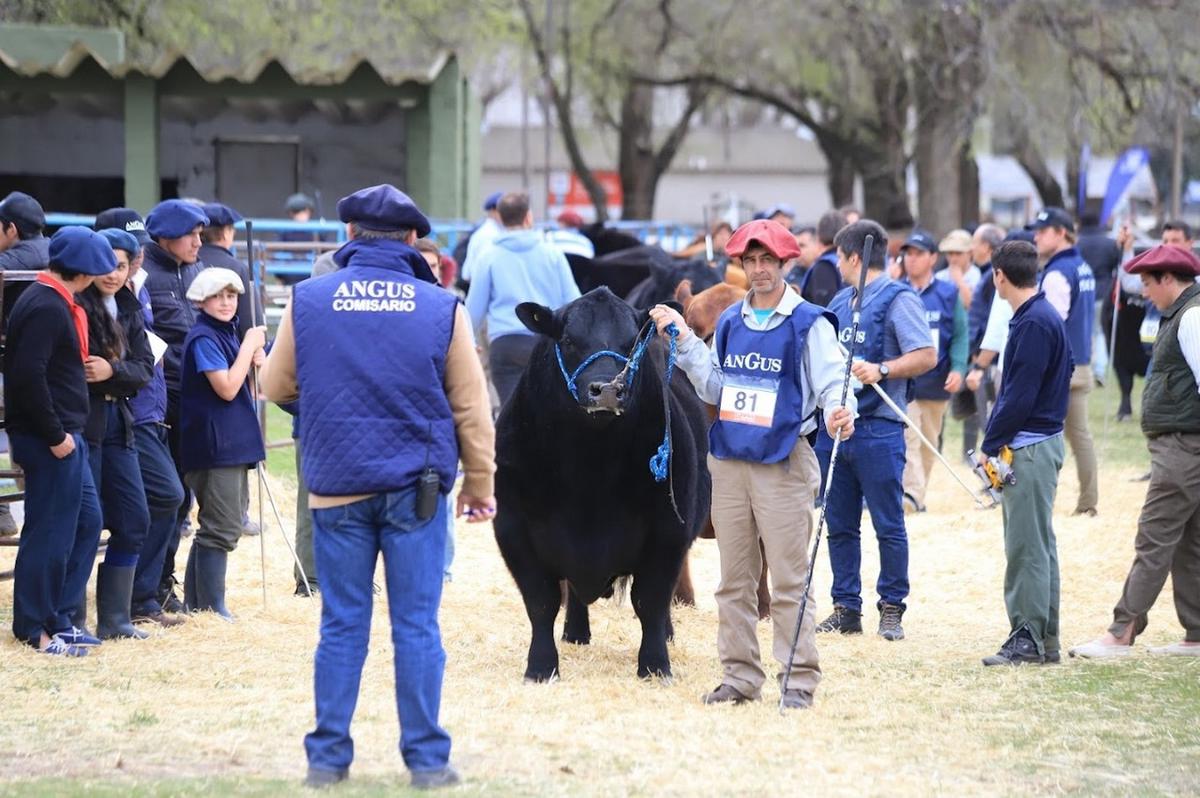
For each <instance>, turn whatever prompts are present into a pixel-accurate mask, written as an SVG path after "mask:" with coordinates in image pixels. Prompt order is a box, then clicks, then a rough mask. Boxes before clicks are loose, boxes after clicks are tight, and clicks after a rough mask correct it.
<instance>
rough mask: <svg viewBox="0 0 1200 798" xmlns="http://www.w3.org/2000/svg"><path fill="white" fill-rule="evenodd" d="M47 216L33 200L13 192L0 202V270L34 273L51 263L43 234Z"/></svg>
mask: <svg viewBox="0 0 1200 798" xmlns="http://www.w3.org/2000/svg"><path fill="white" fill-rule="evenodd" d="M45 226H46V214H45V213H44V212H43V211H42V206H41V205H40V204H39V203H38V201H37V200H35V199H34V198H33V197H31V196H29V195H28V194H25V193H23V192H20V191H14V192H12V193H11V194H9V195H8V196H7V197H5V198H4V199H3V201H0V271H18V270H27V271H37V270H38V269H44V268H46V264H47V263H49V262H50V256H49V253H50V241H49V239H47V238H46V237H45V236H43V235H42V228H44V227H45Z"/></svg>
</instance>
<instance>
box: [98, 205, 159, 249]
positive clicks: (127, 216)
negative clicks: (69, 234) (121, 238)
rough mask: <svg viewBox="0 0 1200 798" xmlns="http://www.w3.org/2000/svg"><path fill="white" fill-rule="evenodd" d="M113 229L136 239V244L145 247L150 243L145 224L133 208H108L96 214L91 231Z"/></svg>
mask: <svg viewBox="0 0 1200 798" xmlns="http://www.w3.org/2000/svg"><path fill="white" fill-rule="evenodd" d="M109 228H115V229H117V230H124V231H125V232H126V233H129V234H130V235H132V236H133V237H134V238H136V239H137V242H138V244H140V245H141V246H143V247H144V246H146V245H147V244H149V243H150V234H149V233H147V232H146V222H145V220H144V219H142V216H141V214H139V213H138V212H137V211H135V210H134V209H133V208H109V209H108V210H104V211H100V213H98V214H96V222H95V224H93V225H92V229H93V230H95V231H96V232H100V231H101V230H107V229H109Z"/></svg>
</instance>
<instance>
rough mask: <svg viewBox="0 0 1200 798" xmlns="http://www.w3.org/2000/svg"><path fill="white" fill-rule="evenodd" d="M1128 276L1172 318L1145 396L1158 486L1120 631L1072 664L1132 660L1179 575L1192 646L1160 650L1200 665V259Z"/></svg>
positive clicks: (1163, 328) (1149, 254) (1140, 259)
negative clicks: (1129, 657) (1159, 602)
mask: <svg viewBox="0 0 1200 798" xmlns="http://www.w3.org/2000/svg"><path fill="white" fill-rule="evenodd" d="M1125 271H1127V272H1129V273H1130V274H1136V275H1139V276H1140V277H1141V279H1142V288H1143V290H1144V293H1145V295H1146V298H1147V299H1149V300H1150V301H1151V302H1153V303H1154V307H1156V308H1158V309H1159V311H1161V312H1162V321H1161V323H1160V325H1159V328H1158V337H1157V338H1156V339H1155V341H1154V354H1153V356H1152V361H1153V364H1154V365H1153V366H1152V367H1151V369H1150V374H1149V376H1148V377H1147V378H1146V388H1145V390H1144V391H1143V392H1142V432H1144V433H1145V434H1146V437H1147V438H1148V439H1149V440H1148V446H1149V449H1150V486H1149V487H1148V488H1147V489H1146V503H1145V504H1144V505H1142V515H1141V517H1140V518H1139V519H1138V531H1137V538H1136V540H1135V541H1134V559H1133V566H1132V567H1131V568H1130V569H1129V575H1128V576H1127V577H1126V578H1125V587H1124V589H1123V590H1122V591H1121V600H1120V601H1118V602H1117V606H1116V607H1114V608H1113V622H1112V625H1111V626H1109V627H1108V631H1107V632H1106V633H1105V634H1104V635H1103V636H1102V637H1100V638H1098V639H1096V640H1093V641H1091V642H1090V643H1084V644H1083V645H1081V646H1076V647H1075V648H1073V649H1071V656H1074V657H1089V658H1103V657H1121V656H1127V655H1129V654H1130V653H1131V652H1132V651H1133V641H1134V638H1136V637H1137V636H1138V635H1139V634H1141V633H1142V632H1143V631H1144V630H1145V628H1146V624H1147V621H1148V618H1149V613H1150V608H1151V607H1152V606H1154V602H1155V600H1156V599H1157V598H1158V594H1159V592H1161V591H1162V588H1163V585H1164V584H1165V583H1166V581H1167V574H1168V573H1169V574H1170V575H1171V581H1172V583H1173V585H1174V593H1175V612H1176V613H1177V614H1178V616H1179V623H1180V624H1181V625H1182V626H1183V629H1184V640H1183V642H1180V643H1172V644H1171V645H1167V646H1161V647H1158V648H1152V649H1150V650H1151V652H1153V653H1157V654H1174V655H1178V656H1193V657H1200V285H1197V283H1196V278H1197V277H1200V260H1198V259H1197V258H1196V256H1195V255H1193V254H1192V253H1191V252H1190V251H1189V250H1185V249H1181V248H1179V247H1175V246H1171V245H1165V244H1164V245H1160V246H1157V247H1154V248H1153V249H1149V250H1147V251H1145V252H1143V253H1142V254H1141V255H1139V256H1137V257H1136V258H1134V259H1133V260H1131V261H1129V263H1127V264H1125Z"/></svg>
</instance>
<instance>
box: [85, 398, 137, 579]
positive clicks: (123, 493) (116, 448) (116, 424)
mask: <svg viewBox="0 0 1200 798" xmlns="http://www.w3.org/2000/svg"><path fill="white" fill-rule="evenodd" d="M92 401H97V400H96V399H95V398H93V400H92ZM106 404H107V405H108V407H107V410H106V413H107V419H106V426H105V432H104V440H103V441H102V442H101V445H100V446H96V447H93V448H92V449H91V450H90V451H89V452H88V460H89V461H90V463H91V467H92V480H93V481H94V482H95V484H96V489H97V491H98V492H99V494H100V507H101V509H102V510H103V515H104V526H105V528H106V529H108V531H109V538H108V553H107V554H106V555H105V560H106V561H108V562H111V560H108V558H109V557H110V556H113V555H117V556H121V555H124V556H125V557H137V556H139V555H140V554H141V553H142V545H143V544H144V543H145V542H146V534H147V531H148V530H149V527H150V513H149V511H148V510H147V509H146V488H145V486H143V485H142V470H141V467H140V466H139V465H138V453H137V449H135V448H134V447H132V446H128V445H126V435H125V430H126V426H125V416H124V415H123V414H122V413H121V407H120V405H118V404H117V403H116V402H106Z"/></svg>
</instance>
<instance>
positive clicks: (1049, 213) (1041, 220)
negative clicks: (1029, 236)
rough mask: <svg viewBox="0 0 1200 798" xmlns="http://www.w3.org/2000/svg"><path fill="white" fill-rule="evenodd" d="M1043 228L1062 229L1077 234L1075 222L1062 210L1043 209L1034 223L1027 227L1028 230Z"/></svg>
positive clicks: (1034, 218)
mask: <svg viewBox="0 0 1200 798" xmlns="http://www.w3.org/2000/svg"><path fill="white" fill-rule="evenodd" d="M1043 227H1061V228H1063V229H1064V230H1066V231H1067V232H1069V233H1074V232H1075V220H1074V219H1072V218H1071V214H1069V213H1067V212H1066V211H1064V210H1063V209H1062V208H1054V207H1050V208H1042V210H1040V211H1039V212H1038V215H1037V216H1035V217H1033V221H1032V222H1030V223H1029V224H1027V225H1025V229H1026V230H1041V229H1042V228H1043Z"/></svg>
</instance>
